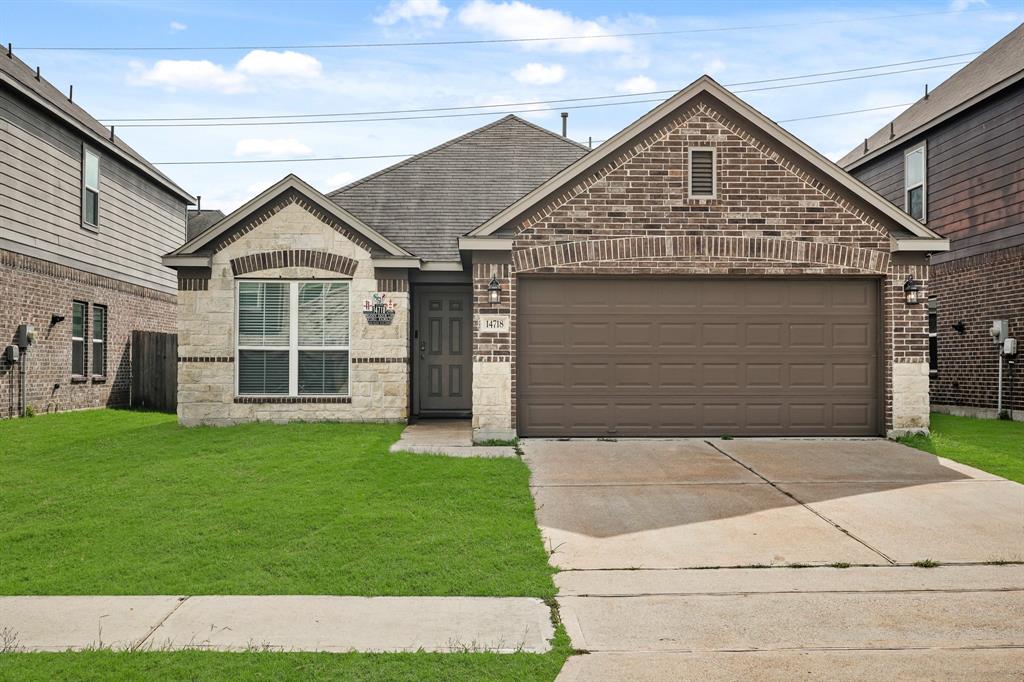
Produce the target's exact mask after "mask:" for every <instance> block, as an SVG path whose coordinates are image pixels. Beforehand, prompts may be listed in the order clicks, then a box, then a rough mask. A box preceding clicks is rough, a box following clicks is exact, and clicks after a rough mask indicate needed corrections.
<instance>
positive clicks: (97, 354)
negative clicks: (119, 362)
mask: <svg viewBox="0 0 1024 682" xmlns="http://www.w3.org/2000/svg"><path fill="white" fill-rule="evenodd" d="M91 308H92V311H91V312H92V317H91V319H90V321H91V322H92V328H91V329H90V331H91V332H92V333H91V334H89V346H90V350H92V357H91V359H92V360H93V361H94V362H95V360H96V358H101V360H102V362H103V372H102V373H100V374H97V373H96V372H94V371H93V369H94V367H93V366H92V365H91V364H90V365H89V372H88V374H90V375H91V376H92V377H93V378H96V379H102V378H105V377H106V376H107V329H108V328H109V326H110V308H109V307H107V306H105V305H101V304H98V303H93V304H92V306H91ZM97 310H102V311H103V338H101V339H97V338H96V311H97ZM96 346H99V347H100V348H99V350H96Z"/></svg>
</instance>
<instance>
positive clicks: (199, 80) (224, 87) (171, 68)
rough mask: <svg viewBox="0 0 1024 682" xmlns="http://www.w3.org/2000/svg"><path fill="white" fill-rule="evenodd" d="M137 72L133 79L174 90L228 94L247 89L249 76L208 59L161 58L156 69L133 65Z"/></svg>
mask: <svg viewBox="0 0 1024 682" xmlns="http://www.w3.org/2000/svg"><path fill="white" fill-rule="evenodd" d="M133 67H134V69H135V71H136V75H135V76H134V78H133V79H132V80H131V82H133V83H135V84H139V85H157V86H161V87H163V88H165V89H167V90H170V91H172V92H174V91H176V90H179V89H185V90H217V91H219V92H224V93H228V94H234V93H238V92H244V91H245V90H246V87H245V76H243V75H242V74H239V73H234V72H232V71H227V70H225V69H224V67H223V66H221V65H220V64H214V63H213V62H211V61H209V60H206V59H201V60H198V59H161V60H159V61H158V62H157V63H155V64H154V65H153V66H152V68H149V69H146V68H144V67H143V66H142V64H140V63H138V62H136V63H134V64H133Z"/></svg>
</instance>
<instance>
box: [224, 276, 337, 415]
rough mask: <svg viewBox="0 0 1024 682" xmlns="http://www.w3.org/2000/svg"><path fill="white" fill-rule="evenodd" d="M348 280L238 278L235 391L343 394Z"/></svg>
mask: <svg viewBox="0 0 1024 682" xmlns="http://www.w3.org/2000/svg"><path fill="white" fill-rule="evenodd" d="M349 296H350V284H349V282H344V281H327V280H324V281H321V280H317V281H281V280H276V281H250V280H246V281H241V282H238V290H237V302H238V306H237V324H236V329H237V335H238V342H237V349H238V353H237V356H236V366H237V372H236V381H237V386H236V392H237V394H238V395H239V396H268V397H269V396H293V397H300V396H301V397H308V396H318V395H321V396H325V395H329V396H347V395H349V330H350V315H349V311H350V305H349Z"/></svg>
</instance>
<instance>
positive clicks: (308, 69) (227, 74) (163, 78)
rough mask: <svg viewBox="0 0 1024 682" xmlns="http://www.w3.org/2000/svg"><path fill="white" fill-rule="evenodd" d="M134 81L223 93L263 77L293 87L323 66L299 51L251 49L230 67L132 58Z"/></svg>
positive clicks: (239, 89)
mask: <svg viewBox="0 0 1024 682" xmlns="http://www.w3.org/2000/svg"><path fill="white" fill-rule="evenodd" d="M131 66H132V72H133V73H132V75H131V76H129V82H130V83H132V84H133V85H155V86H160V87H163V88H165V89H166V90H169V91H171V92H174V91H177V90H215V91H217V92H222V93H225V94H229V95H231V94H237V93H240V92H250V91H252V90H255V89H257V86H258V85H259V84H260V83H261V82H264V81H272V82H273V83H274V85H276V86H279V85H286V86H288V87H294V86H295V85H296V84H297V83H300V82H301V83H310V82H313V81H317V80H319V79H320V78H321V76H322V75H323V74H322V71H323V66H322V65H321V64H320V61H319V60H317V59H316V58H315V57H311V56H309V55H308V54H302V53H300V52H292V51H285V52H272V51H270V50H253V51H252V52H250V53H249V54H247V55H245V56H244V57H242V59H241V60H240V61H239V62H238V63H237V64H235V65H234V67H232V68H230V69H229V68H226V67H224V66H221V65H220V64H214V63H213V62H211V61H209V60H206V59H202V60H192V59H161V60H159V61H158V62H156V63H155V64H153V66H152V67H150V68H146V66H145V65H144V64H143V63H142V62H137V61H136V62H132V65H131Z"/></svg>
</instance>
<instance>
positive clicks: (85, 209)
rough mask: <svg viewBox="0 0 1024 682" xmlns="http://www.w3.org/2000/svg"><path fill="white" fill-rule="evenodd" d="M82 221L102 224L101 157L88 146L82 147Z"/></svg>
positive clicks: (92, 224) (93, 224)
mask: <svg viewBox="0 0 1024 682" xmlns="http://www.w3.org/2000/svg"><path fill="white" fill-rule="evenodd" d="M82 222H83V223H85V224H86V225H89V226H91V227H96V226H98V225H99V224H100V157H99V155H98V154H97V153H96V152H94V151H92V150H91V149H89V148H88V147H82Z"/></svg>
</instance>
